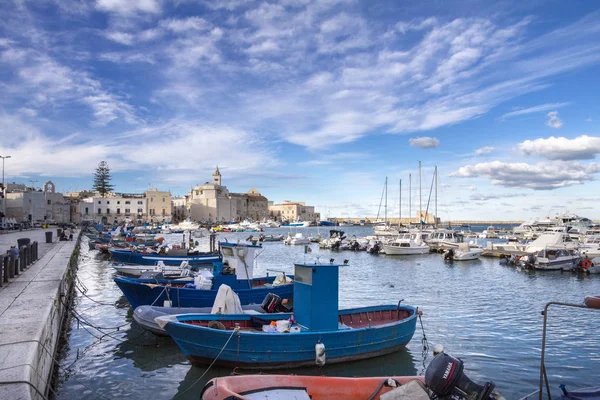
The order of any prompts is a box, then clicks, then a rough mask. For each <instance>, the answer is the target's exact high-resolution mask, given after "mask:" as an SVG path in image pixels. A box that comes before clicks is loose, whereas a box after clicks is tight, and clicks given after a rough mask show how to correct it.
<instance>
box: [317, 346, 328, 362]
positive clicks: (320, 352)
mask: <svg viewBox="0 0 600 400" xmlns="http://www.w3.org/2000/svg"><path fill="white" fill-rule="evenodd" d="M325 361H326V358H325V345H324V344H323V343H317V344H315V364H317V365H318V366H323V365H325Z"/></svg>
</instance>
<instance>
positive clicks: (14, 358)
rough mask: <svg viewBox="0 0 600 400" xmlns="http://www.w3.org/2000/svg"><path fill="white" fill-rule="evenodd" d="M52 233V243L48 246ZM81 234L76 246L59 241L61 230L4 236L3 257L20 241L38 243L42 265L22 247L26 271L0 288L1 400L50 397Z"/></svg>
mask: <svg viewBox="0 0 600 400" xmlns="http://www.w3.org/2000/svg"><path fill="white" fill-rule="evenodd" d="M50 231H51V232H52V233H53V234H52V242H51V243H46V232H50ZM79 233H80V231H79V230H76V231H75V232H74V240H73V241H57V229H56V228H54V229H45V230H30V231H22V232H11V233H7V234H2V235H0V256H1V257H4V255H5V253H6V250H8V249H9V248H10V246H11V245H17V239H21V238H29V239H30V240H31V242H37V260H35V256H36V254H35V251H34V250H27V246H23V247H22V249H23V255H24V258H26V260H24V262H23V264H22V267H23V268H22V269H19V270H18V271H17V272H18V274H15V276H14V277H13V278H12V279H9V281H8V282H3V284H2V286H1V287H0V399H22V400H28V399H36V400H37V399H46V398H47V397H48V394H49V389H50V380H51V377H52V372H53V368H54V360H55V358H56V349H57V346H58V343H59V340H60V332H61V324H62V322H63V320H64V317H65V313H66V307H65V305H66V304H67V301H68V293H69V290H70V287H71V283H72V276H71V269H70V268H69V266H70V263H71V262H72V260H75V262H76V256H77V251H76V249H78V244H79V238H80V235H79ZM34 249H35V246H34ZM73 255H75V257H73V258H72V256H73ZM20 258H21V257H20Z"/></svg>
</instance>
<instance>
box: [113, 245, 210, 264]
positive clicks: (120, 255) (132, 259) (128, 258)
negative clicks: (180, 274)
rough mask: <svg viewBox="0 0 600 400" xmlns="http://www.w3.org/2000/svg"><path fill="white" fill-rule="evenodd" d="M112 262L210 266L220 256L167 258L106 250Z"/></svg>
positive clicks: (126, 251)
mask: <svg viewBox="0 0 600 400" xmlns="http://www.w3.org/2000/svg"><path fill="white" fill-rule="evenodd" d="M108 251H109V253H110V254H111V256H112V258H113V260H114V261H116V262H119V263H123V264H138V265H156V263H158V262H159V261H162V262H163V263H165V265H181V263H182V262H183V261H187V262H188V263H189V264H190V265H202V264H212V263H213V262H218V261H221V256H220V255H219V254H215V253H205V254H198V255H190V256H169V255H160V254H144V253H137V252H132V251H130V250H121V249H115V248H110V249H108Z"/></svg>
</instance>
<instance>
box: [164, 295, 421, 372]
mask: <svg viewBox="0 0 600 400" xmlns="http://www.w3.org/2000/svg"><path fill="white" fill-rule="evenodd" d="M379 311H381V312H388V313H392V314H393V313H396V312H397V307H396V306H376V307H363V308H360V309H351V310H343V311H340V320H342V321H346V322H348V320H347V319H344V317H343V316H344V315H350V314H352V315H354V316H355V315H356V314H357V313H359V315H362V318H364V319H363V320H361V321H360V322H359V321H356V327H353V326H350V325H348V326H349V327H350V328H347V329H338V330H333V331H310V330H304V329H303V330H302V331H300V332H290V333H263V332H261V331H256V332H254V331H245V330H241V331H240V332H239V333H234V334H233V336H235V337H234V338H233V339H232V340H229V342H228V339H229V338H230V337H233V336H232V331H231V330H219V329H211V328H208V327H206V326H198V325H193V324H189V323H184V322H181V321H185V320H189V321H194V318H195V317H194V316H184V317H181V319H179V321H180V322H169V323H168V324H167V325H166V327H165V329H166V330H167V332H168V333H169V335H170V336H171V337H172V338H173V339H174V340H175V342H176V343H177V344H178V346H179V347H180V349H181V350H182V351H183V352H184V354H185V355H186V356H187V358H188V359H189V360H190V362H191V363H192V364H210V363H212V362H213V361H214V360H215V358H216V357H217V355H219V353H220V352H221V350H222V352H221V354H220V355H219V357H218V359H217V360H216V361H215V365H221V366H227V367H240V368H245V369H281V368H295V367H302V366H314V365H315V345H316V344H318V343H322V344H323V345H324V346H325V352H326V362H327V364H331V363H340V362H347V361H355V360H361V359H365V358H372V357H378V356H382V355H385V354H389V353H392V352H395V351H398V350H400V349H402V348H403V347H405V346H406V344H407V343H408V342H409V341H410V340H411V338H412V336H413V334H414V332H415V328H416V322H417V317H416V309H415V308H413V307H410V306H402V307H401V308H400V312H406V313H408V314H406V315H407V317H406V318H403V319H401V320H398V321H393V322H390V323H386V324H383V325H375V324H373V325H372V326H371V327H369V326H368V324H369V322H368V321H369V320H370V319H371V318H370V317H371V315H372V316H373V318H375V316H374V315H375V314H374V313H376V312H379ZM369 313H371V315H369ZM267 316H268V315H267ZM211 317H212V319H214V320H218V321H221V322H224V323H228V322H229V323H232V322H234V321H235V318H239V317H240V316H235V315H234V316H232V315H224V316H216V315H215V316H211ZM245 317H246V318H250V317H248V316H245ZM265 317H266V316H265ZM272 318H273V319H275V318H276V317H272ZM355 318H357V319H358V317H356V316H355ZM279 319H281V317H279Z"/></svg>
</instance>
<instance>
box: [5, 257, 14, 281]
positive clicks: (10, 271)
mask: <svg viewBox="0 0 600 400" xmlns="http://www.w3.org/2000/svg"><path fill="white" fill-rule="evenodd" d="M6 255H7V256H8V278H9V279H12V278H14V277H15V258H14V257H13V255H12V254H10V252H9V251H7V252H6Z"/></svg>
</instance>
